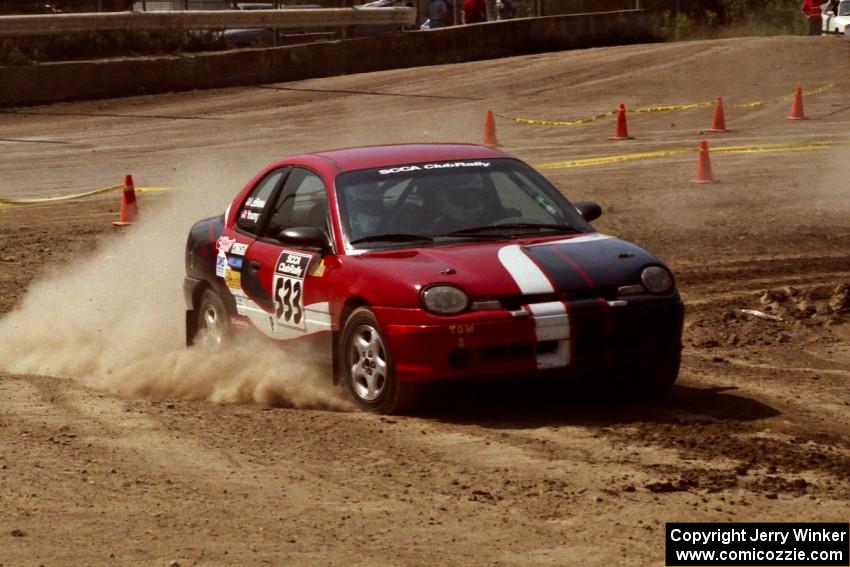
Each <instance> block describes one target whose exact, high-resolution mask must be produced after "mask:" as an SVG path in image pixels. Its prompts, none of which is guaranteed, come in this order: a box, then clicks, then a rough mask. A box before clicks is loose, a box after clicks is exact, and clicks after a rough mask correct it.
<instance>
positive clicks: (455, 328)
mask: <svg viewBox="0 0 850 567" xmlns="http://www.w3.org/2000/svg"><path fill="white" fill-rule="evenodd" d="M449 332H450V333H451V334H453V335H471V334H472V333H474V332H475V325H473V324H465V325H449Z"/></svg>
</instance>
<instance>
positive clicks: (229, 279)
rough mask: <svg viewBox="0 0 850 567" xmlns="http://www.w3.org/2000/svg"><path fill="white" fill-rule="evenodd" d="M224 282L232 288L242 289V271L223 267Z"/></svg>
mask: <svg viewBox="0 0 850 567" xmlns="http://www.w3.org/2000/svg"><path fill="white" fill-rule="evenodd" d="M224 284H225V285H226V286H227V287H229V288H233V289H242V273H241V272H237V271H234V270H231V269H230V268H225V270H224Z"/></svg>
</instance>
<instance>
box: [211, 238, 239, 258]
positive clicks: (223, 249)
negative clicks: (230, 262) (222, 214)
mask: <svg viewBox="0 0 850 567" xmlns="http://www.w3.org/2000/svg"><path fill="white" fill-rule="evenodd" d="M234 244H236V239H235V238H229V237H227V236H222V237H220V238H219V239H218V241H217V242H216V243H215V249H216V250H218V253H219V255H223V254H227V253H228V252H230V248H231V247H232V246H233V245H234Z"/></svg>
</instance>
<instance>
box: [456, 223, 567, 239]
mask: <svg viewBox="0 0 850 567" xmlns="http://www.w3.org/2000/svg"><path fill="white" fill-rule="evenodd" d="M504 229H506V230H518V229H519V230H524V229H531V230H552V231H555V232H562V233H576V232H581V231H580V230H578V229H576V228H574V227H572V226H570V225H567V224H544V223H536V222H511V223H504V224H488V225H484V226H473V227H470V228H462V229H460V230H453V231H451V232H449V233H448V234H446V235H444V236H462V235H465V234H475V233H478V232H493V231H499V230H504Z"/></svg>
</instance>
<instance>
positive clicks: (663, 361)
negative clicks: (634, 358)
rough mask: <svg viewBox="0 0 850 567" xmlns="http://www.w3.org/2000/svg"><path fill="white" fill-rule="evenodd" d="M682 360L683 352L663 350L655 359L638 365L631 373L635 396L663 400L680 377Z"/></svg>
mask: <svg viewBox="0 0 850 567" xmlns="http://www.w3.org/2000/svg"><path fill="white" fill-rule="evenodd" d="M681 362H682V353H681V351H680V350H678V349H676V350H674V351H662V352H660V353H659V354H658V356H657V358H655V360H653V361H651V362H648V363H645V364H642V365H640V366H638V367H637V368H636V369H635V371H633V372H632V373H631V374H632V382H631V389H632V390H633V393H634V394H635V396H636V397H638V398H640V399H644V400H663V399H664V398H666V397H667V396H669V395H670V390H672V389H673V384H675V383H676V379H677V378H678V377H679V366H680V365H681Z"/></svg>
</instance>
